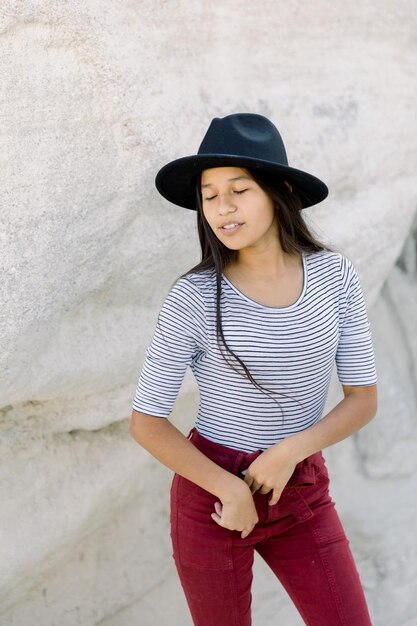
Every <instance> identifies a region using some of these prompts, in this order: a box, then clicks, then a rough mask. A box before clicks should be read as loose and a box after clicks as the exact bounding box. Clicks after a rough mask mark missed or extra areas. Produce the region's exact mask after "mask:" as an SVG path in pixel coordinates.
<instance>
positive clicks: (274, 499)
mask: <svg viewBox="0 0 417 626" xmlns="http://www.w3.org/2000/svg"><path fill="white" fill-rule="evenodd" d="M281 493H282V489H274V491H273V492H272V496H271V497H270V499H269V505H270V506H273V505H274V504H276V503H277V502H278V500H279V499H280V497H281Z"/></svg>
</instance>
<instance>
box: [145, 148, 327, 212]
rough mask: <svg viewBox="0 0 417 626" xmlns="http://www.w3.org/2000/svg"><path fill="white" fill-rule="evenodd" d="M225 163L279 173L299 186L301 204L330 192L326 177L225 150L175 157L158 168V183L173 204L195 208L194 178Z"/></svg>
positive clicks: (313, 201) (165, 196) (225, 164)
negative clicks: (222, 151) (232, 153)
mask: <svg viewBox="0 0 417 626" xmlns="http://www.w3.org/2000/svg"><path fill="white" fill-rule="evenodd" d="M223 166H225V167H226V166H235V167H246V168H252V169H259V170H265V171H268V172H271V173H276V174H277V179H281V180H286V181H287V182H289V183H291V184H292V185H293V186H294V187H295V188H296V190H297V192H298V194H299V196H300V199H301V202H302V205H303V206H302V208H307V207H309V206H313V205H314V204H317V203H318V202H321V201H322V200H324V199H325V198H326V197H327V196H328V194H329V190H328V187H327V185H326V184H325V183H324V182H323V181H321V180H320V179H319V178H317V177H316V176H313V175H312V174H309V173H308V172H304V171H303V170H299V169H296V168H294V167H289V166H287V165H281V164H277V163H271V162H270V161H262V160H260V159H252V158H250V157H242V156H240V155H239V156H238V155H236V156H235V155H224V154H201V155H194V156H188V157H182V158H180V159H175V160H174V161H171V162H170V163H167V164H166V165H164V167H162V168H161V169H160V170H159V172H158V173H157V175H156V178H155V186H156V188H157V190H158V191H159V193H160V194H161V195H162V196H163V197H164V198H166V199H167V200H169V201H170V202H172V203H173V204H176V205H178V206H181V207H183V208H185V209H191V210H194V211H195V210H196V209H197V207H196V198H195V186H194V183H193V179H194V178H195V177H196V176H198V174H200V173H201V172H202V171H203V170H205V169H209V168H212V167H223Z"/></svg>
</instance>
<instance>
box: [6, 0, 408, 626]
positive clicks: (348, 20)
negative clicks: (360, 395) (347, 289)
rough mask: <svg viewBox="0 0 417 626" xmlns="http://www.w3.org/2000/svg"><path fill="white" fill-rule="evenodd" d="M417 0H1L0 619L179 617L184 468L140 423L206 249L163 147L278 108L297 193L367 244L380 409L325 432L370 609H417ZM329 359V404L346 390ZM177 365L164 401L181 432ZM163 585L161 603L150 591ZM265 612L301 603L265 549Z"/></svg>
mask: <svg viewBox="0 0 417 626" xmlns="http://www.w3.org/2000/svg"><path fill="white" fill-rule="evenodd" d="M416 18H417V3H416V2H415V0H408V1H405V2H402V3H397V4H395V5H394V4H393V3H391V2H386V1H384V2H382V3H381V2H380V3H376V2H371V1H370V0H365V1H364V2H362V3H360V4H357V3H356V4H355V3H353V4H346V3H344V2H341V1H340V0H336V1H332V2H330V0H319V2H315V3H310V4H308V3H307V4H306V3H299V2H296V1H295V0H290V1H288V2H285V3H277V2H273V1H272V0H266V1H265V2H262V3H261V4H257V3H252V4H250V3H247V2H243V0H231V1H230V2H227V3H225V2H220V1H219V0H213V2H210V3H206V2H193V3H190V2H186V1H185V0H177V1H176V2H172V3H167V2H164V1H163V0H156V1H154V2H150V1H146V0H145V1H141V0H136V1H132V0H122V1H119V2H115V1H114V0H101V2H98V0H84V1H83V2H80V1H79V0H71V1H64V0H25V1H23V0H14V2H11V0H4V1H3V3H2V6H1V8H0V47H1V55H0V65H1V68H0V74H1V76H2V81H1V82H2V89H1V91H0V98H1V103H0V107H1V108H0V110H1V112H2V125H1V128H0V133H1V147H0V166H1V171H2V179H3V184H2V192H3V193H2V198H1V216H2V219H1V226H0V245H1V255H0V258H1V267H2V280H1V281H0V290H1V291H0V293H1V302H2V315H1V316H0V345H1V350H0V372H1V374H0V407H2V408H1V411H0V415H1V419H0V450H1V455H0V459H1V461H0V497H1V501H2V507H1V509H0V533H1V537H2V541H1V550H2V553H1V559H0V588H1V592H0V624H4V625H7V626H9V625H10V626H29V625H30V626H31V625H32V624H39V625H40V626H55V625H57V626H58V625H59V626H73V625H75V624H82V626H97V625H99V624H100V626H132V625H133V624H141V626H148V625H149V626H150V625H151V624H152V625H153V624H158V626H165V625H166V626H168V625H169V626H180V625H181V626H184V625H186V624H190V623H191V622H190V618H189V616H188V611H187V608H186V605H185V600H184V598H183V596H182V591H181V588H180V586H179V582H178V580H177V577H176V572H175V570H174V566H173V563H172V559H171V547H170V544H169V534H168V490H169V484H170V480H171V472H170V471H169V470H167V469H166V468H164V467H163V466H161V465H160V464H158V463H157V462H156V461H155V460H154V459H153V458H152V457H150V455H149V454H148V453H146V452H145V451H144V450H142V449H141V448H140V447H139V446H138V445H137V444H136V443H135V442H134V441H133V440H132V439H131V438H130V436H129V433H128V425H129V419H130V412H131V400H132V397H133V393H134V389H135V386H136V382H137V377H138V375H139V372H140V368H141V365H142V361H143V358H144V353H145V350H146V347H147V345H148V343H149V340H150V338H151V335H152V332H153V328H154V325H155V323H156V316H157V311H158V308H159V306H160V304H161V302H162V300H163V298H164V297H165V294H166V292H167V291H168V289H169V287H170V285H171V284H172V282H173V281H174V280H175V278H176V277H177V276H178V275H180V274H181V273H182V272H184V271H185V270H186V269H188V268H189V267H191V265H194V264H195V262H196V260H198V256H199V250H198V239H197V232H196V225H195V221H194V220H195V215H194V214H191V213H192V212H190V211H186V210H185V209H184V210H183V209H180V208H178V207H174V206H172V205H169V204H168V203H167V202H165V201H164V200H163V199H162V198H160V197H159V195H158V194H157V192H156V190H155V188H154V186H153V178H154V175H155V172H156V171H157V169H158V168H159V167H160V166H161V165H163V164H164V163H165V162H167V161H168V160H170V159H172V158H175V157H176V156H182V155H185V154H191V153H193V152H195V150H196V149H197V147H198V144H199V142H200V139H201V137H202V135H203V133H204V132H205V130H206V128H207V126H208V123H209V121H210V120H211V119H212V118H213V117H215V116H223V115H227V114H228V113H231V112H234V111H253V112H259V113H262V114H266V115H267V116H270V117H271V118H272V119H273V120H274V121H275V123H276V124H277V126H278V128H279V129H280V130H281V132H282V135H283V138H284V141H285V144H286V147H287V152H288V156H289V161H290V165H293V166H294V167H300V168H305V169H306V170H307V171H310V172H311V173H313V174H316V175H317V176H319V177H320V178H322V179H323V180H325V181H326V182H327V183H328V185H329V188H330V195H329V197H328V198H327V199H326V200H325V201H324V202H323V203H321V204H320V205H318V206H317V207H312V208H311V209H307V210H306V215H307V217H308V220H309V222H310V224H311V226H312V228H313V230H315V232H316V234H317V236H319V238H321V239H322V240H323V241H327V243H329V244H330V245H332V246H334V247H335V248H337V249H339V250H340V251H341V252H343V253H344V254H346V255H347V256H349V257H350V258H351V259H352V260H353V261H354V263H355V265H356V267H357V269H358V272H359V274H360V277H361V281H362V285H363V289H364V293H365V297H366V300H367V304H368V310H369V317H370V320H371V324H372V329H373V338H374V345H375V353H376V359H377V370H378V375H379V385H378V393H379V409H378V414H377V417H376V418H375V420H373V422H371V424H370V425H369V426H368V427H367V428H365V429H364V430H363V431H360V432H359V433H357V434H356V435H355V436H354V437H352V438H350V439H349V440H346V441H344V442H342V443H340V444H338V445H336V446H333V447H331V448H329V449H328V450H327V451H326V454H325V456H326V459H327V460H328V464H329V466H330V469H331V472H332V475H333V494H334V497H335V500H336V502H337V503H338V509H339V512H340V514H341V516H342V518H343V521H344V524H345V527H346V530H347V532H348V534H349V536H350V539H351V545H352V549H353V551H354V553H355V556H356V558H357V563H358V568H359V570H360V573H361V576H362V580H363V583H364V587H365V591H366V595H367V598H368V601H369V605H370V609H371V612H372V615H373V619H374V623H375V624H378V625H379V626H412V625H413V624H417V601H416V598H415V587H416V572H415V566H414V564H415V562H416V550H417V541H416V538H415V534H414V533H413V529H414V528H415V524H416V521H417V520H416V517H417V506H416V504H415V502H414V500H413V499H412V498H411V497H410V494H412V493H414V492H415V489H416V485H415V483H416V479H415V471H414V469H415V465H416V457H415V454H414V450H415V445H416V415H417V395H416V388H417V375H416V361H417V328H416V323H415V319H416V318H415V311H416V308H417V261H416V256H417V252H416V250H417V243H416V238H417V227H416V219H417V218H416V206H417V192H416V184H415V171H416V157H415V155H416V147H417V146H416V144H417V132H416V131H417V118H416V115H415V106H416V103H415V93H416V92H417V91H416V87H417V84H416V83H417V77H416V73H415V67H416V62H417V42H416V39H415V32H416V21H417V19H416ZM341 397H342V395H341V388H340V385H339V383H338V381H337V379H336V378H335V376H334V377H333V380H332V386H331V389H330V393H329V397H328V402H327V405H326V411H328V410H330V409H331V408H332V407H333V406H334V404H336V403H337V402H338V401H339V400H340V399H341ZM197 405H198V393H197V390H196V385H195V381H194V380H193V378H192V375H191V373H190V372H188V373H187V375H186V377H185V380H184V385H183V387H182V390H181V393H180V396H179V398H178V401H177V404H176V406H175V409H174V412H173V416H172V420H173V422H174V423H175V424H176V425H177V426H178V427H180V428H181V429H182V430H183V431H184V432H186V431H187V430H188V429H189V428H190V427H191V425H192V423H193V416H194V415H195V411H196V407H197ZM161 598H164V602H161ZM253 613H254V624H257V625H259V626H269V625H272V624H275V623H278V622H279V623H285V624H286V625H288V626H296V625H298V624H300V623H301V622H300V618H299V617H298V616H297V614H296V612H295V610H294V608H293V607H292V605H291V603H290V602H289V600H288V599H287V598H286V596H285V594H284V592H283V591H282V590H281V589H280V588H279V585H278V584H277V582H276V581H275V579H273V577H272V576H271V574H270V573H269V572H268V570H267V568H266V567H265V565H264V564H263V563H262V562H259V561H256V564H255V581H254V589H253Z"/></svg>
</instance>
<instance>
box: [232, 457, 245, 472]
mask: <svg viewBox="0 0 417 626" xmlns="http://www.w3.org/2000/svg"><path fill="white" fill-rule="evenodd" d="M245 456H246V455H245V453H244V452H238V453H237V455H236V458H235V460H234V463H233V467H232V474H237V473H238V471H239V469H240V466H241V465H242V461H243V459H244V458H245Z"/></svg>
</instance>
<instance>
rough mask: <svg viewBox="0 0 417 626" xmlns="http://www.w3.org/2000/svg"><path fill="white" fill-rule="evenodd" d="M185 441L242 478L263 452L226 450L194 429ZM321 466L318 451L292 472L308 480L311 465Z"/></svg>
mask: <svg viewBox="0 0 417 626" xmlns="http://www.w3.org/2000/svg"><path fill="white" fill-rule="evenodd" d="M187 439H189V440H190V441H191V443H192V444H193V445H194V446H195V447H196V448H198V449H199V450H200V452H202V453H203V454H205V455H206V456H207V457H208V458H209V459H211V460H212V461H214V462H215V463H217V464H218V465H220V466H221V467H223V469H226V470H228V471H229V472H232V473H233V474H240V475H241V476H242V477H243V474H241V472H242V470H245V469H247V468H248V467H249V465H250V464H251V463H252V462H253V461H254V460H255V459H256V458H257V457H258V456H259V455H260V454H262V452H263V450H254V451H253V452H245V451H244V450H235V449H234V448H228V447H227V446H224V445H223V444H220V443H217V442H215V441H211V440H210V439H207V438H206V437H204V436H203V435H201V434H200V433H199V432H198V430H197V429H196V428H195V427H194V428H192V429H191V430H190V432H189V433H188V435H187ZM323 464H324V459H323V455H322V453H321V451H319V452H315V453H314V454H312V455H310V456H309V457H307V458H305V459H304V460H303V461H300V462H299V463H297V465H296V466H295V470H294V471H295V472H296V473H297V474H299V473H300V471H301V470H302V474H303V476H306V478H308V477H309V476H310V474H311V475H313V474H314V468H313V467H312V466H313V465H319V466H321V465H323ZM290 482H292V481H290Z"/></svg>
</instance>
